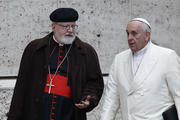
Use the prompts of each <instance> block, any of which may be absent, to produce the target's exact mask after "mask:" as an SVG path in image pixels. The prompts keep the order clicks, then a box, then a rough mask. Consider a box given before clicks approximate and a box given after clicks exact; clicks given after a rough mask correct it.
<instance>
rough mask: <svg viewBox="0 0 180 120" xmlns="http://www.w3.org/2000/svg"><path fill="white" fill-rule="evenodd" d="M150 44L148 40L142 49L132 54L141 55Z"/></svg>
mask: <svg viewBox="0 0 180 120" xmlns="http://www.w3.org/2000/svg"><path fill="white" fill-rule="evenodd" d="M150 44H151V41H149V42H148V43H147V45H146V46H145V47H144V48H142V49H140V50H138V51H136V52H135V53H133V56H139V55H143V54H144V53H145V52H146V51H147V49H148V48H149V46H150Z"/></svg>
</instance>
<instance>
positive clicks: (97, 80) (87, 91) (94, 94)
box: [82, 47, 104, 112]
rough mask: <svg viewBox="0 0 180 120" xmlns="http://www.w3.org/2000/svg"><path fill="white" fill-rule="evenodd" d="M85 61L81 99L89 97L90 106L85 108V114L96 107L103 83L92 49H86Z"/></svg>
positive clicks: (95, 54)
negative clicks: (84, 80)
mask: <svg viewBox="0 0 180 120" xmlns="http://www.w3.org/2000/svg"><path fill="white" fill-rule="evenodd" d="M86 61H87V62H86V68H87V70H86V71H87V73H86V74H87V78H86V79H87V82H86V86H85V87H84V90H83V98H86V97H87V96H88V95H90V96H91V99H90V105H89V106H88V107H87V108H86V112H89V111H91V110H92V109H94V108H95V107H96V106H97V105H98V103H99V101H100V99H101V96H102V92H103V89H104V82H103V76H102V72H101V69H100V65H99V60H98V56H97V53H96V51H95V50H94V48H92V47H89V48H88V54H87V58H86ZM83 98H82V99H83Z"/></svg>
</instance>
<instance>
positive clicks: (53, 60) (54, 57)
mask: <svg viewBox="0 0 180 120" xmlns="http://www.w3.org/2000/svg"><path fill="white" fill-rule="evenodd" d="M69 48H70V45H64V46H61V47H59V44H58V43H56V42H55V41H54V40H53V37H51V39H50V56H49V65H50V72H51V74H54V73H55V71H56V68H57V65H58V59H60V61H62V60H63V58H64V56H65V54H66V52H67V51H68V50H69ZM60 49H61V51H62V53H61V57H58V56H59V50H60ZM65 51H66V52H65ZM52 52H53V53H52ZM51 53H52V54H51ZM67 58H68V60H69V61H70V59H71V50H70V52H69V53H68V56H67ZM67 58H66V59H65V60H64V62H63V64H62V65H61V67H60V68H59V70H58V71H59V72H58V73H57V74H59V75H62V76H67V72H68V78H69V77H70V72H69V71H67ZM68 85H70V79H68Z"/></svg>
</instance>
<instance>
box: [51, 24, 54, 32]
mask: <svg viewBox="0 0 180 120" xmlns="http://www.w3.org/2000/svg"><path fill="white" fill-rule="evenodd" d="M51 28H52V31H54V30H55V24H54V23H52V24H51Z"/></svg>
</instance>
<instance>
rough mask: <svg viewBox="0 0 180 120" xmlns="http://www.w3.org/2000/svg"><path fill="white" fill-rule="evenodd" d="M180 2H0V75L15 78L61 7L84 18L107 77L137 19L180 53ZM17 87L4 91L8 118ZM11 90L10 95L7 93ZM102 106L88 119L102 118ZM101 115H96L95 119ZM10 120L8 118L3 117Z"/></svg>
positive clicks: (82, 25)
mask: <svg viewBox="0 0 180 120" xmlns="http://www.w3.org/2000/svg"><path fill="white" fill-rule="evenodd" d="M179 6H180V0H43V1H42V0H0V15H1V16H0V55H1V56H0V76H16V75H17V73H18V68H19V63H20V59H21V55H22V52H23V50H24V48H25V46H26V45H27V44H28V43H29V42H30V41H31V40H33V39H36V38H40V37H43V36H45V35H47V33H49V32H50V31H51V27H50V24H51V22H50V21H49V14H50V13H51V12H52V11H53V10H54V9H56V8H58V7H73V8H75V9H77V11H78V12H79V14H80V17H79V21H78V25H79V30H78V31H79V32H78V36H79V37H80V38H81V39H82V40H83V41H86V42H88V43H90V44H91V45H92V46H94V48H95V49H96V51H97V53H98V56H99V60H100V64H101V68H102V71H103V73H108V71H109V67H110V65H111V63H112V60H113V58H114V56H115V54H117V53H118V52H120V51H123V50H125V49H127V48H128V46H127V42H126V32H125V29H126V24H127V23H128V21H129V20H130V19H132V18H134V17H143V18H146V19H147V20H148V21H149V22H150V24H151V26H152V36H151V39H152V41H154V42H156V43H158V44H160V45H161V46H165V47H169V48H172V49H174V50H176V52H177V53H178V54H179V55H180V47H179V45H180V40H179V38H180V34H179V33H180V32H179V31H180V23H179V21H180V7H179ZM12 89H13V87H11V88H10V89H8V90H7V89H0V93H1V94H2V95H4V97H2V96H1V98H0V100H1V101H0V107H1V106H3V105H5V106H6V107H4V108H5V110H4V111H3V110H1V108H0V115H1V116H3V115H4V113H5V111H7V109H8V106H9V103H5V100H3V98H4V99H5V98H7V99H8V101H10V99H11V97H10V95H11V93H12ZM6 90H7V91H11V92H6ZM98 113H99V110H98V108H97V109H96V110H95V112H94V111H93V112H92V113H90V115H89V116H90V117H89V120H98V117H99V114H98ZM94 116H96V117H94ZM1 119H2V120H3V119H5V118H4V117H3V118H1Z"/></svg>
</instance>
